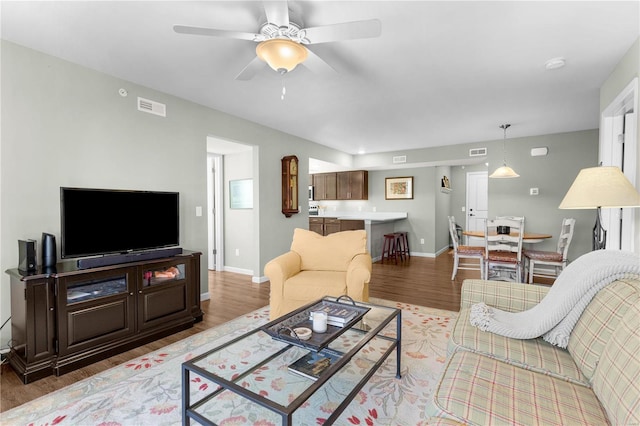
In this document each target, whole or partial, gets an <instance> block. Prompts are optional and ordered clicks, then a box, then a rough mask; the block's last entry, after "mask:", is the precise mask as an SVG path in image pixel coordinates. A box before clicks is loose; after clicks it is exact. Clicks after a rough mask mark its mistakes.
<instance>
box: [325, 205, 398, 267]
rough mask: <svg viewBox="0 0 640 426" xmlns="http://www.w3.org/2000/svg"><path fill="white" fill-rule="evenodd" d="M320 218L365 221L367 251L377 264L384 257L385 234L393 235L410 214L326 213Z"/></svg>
mask: <svg viewBox="0 0 640 426" xmlns="http://www.w3.org/2000/svg"><path fill="white" fill-rule="evenodd" d="M318 217H325V218H336V219H339V220H362V221H364V229H365V231H367V250H368V251H369V253H371V257H372V258H373V261H374V262H375V261H377V260H378V259H379V258H380V257H381V256H382V242H383V239H384V238H383V236H384V234H389V233H393V232H394V226H395V223H396V222H397V221H400V220H405V219H406V218H407V217H408V214H407V212H326V213H325V214H321V215H318Z"/></svg>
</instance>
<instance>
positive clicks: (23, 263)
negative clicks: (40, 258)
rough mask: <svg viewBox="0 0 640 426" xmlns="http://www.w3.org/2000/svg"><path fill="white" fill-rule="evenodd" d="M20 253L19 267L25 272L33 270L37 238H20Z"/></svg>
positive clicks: (35, 265)
mask: <svg viewBox="0 0 640 426" xmlns="http://www.w3.org/2000/svg"><path fill="white" fill-rule="evenodd" d="M18 254H19V260H20V263H19V264H18V269H19V270H21V271H24V272H33V271H35V270H36V268H37V266H38V264H37V263H36V240H18Z"/></svg>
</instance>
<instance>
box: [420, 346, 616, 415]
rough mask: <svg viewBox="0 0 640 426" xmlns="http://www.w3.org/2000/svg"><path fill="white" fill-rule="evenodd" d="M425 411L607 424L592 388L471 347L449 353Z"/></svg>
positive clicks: (431, 413)
mask: <svg viewBox="0 0 640 426" xmlns="http://www.w3.org/2000/svg"><path fill="white" fill-rule="evenodd" d="M426 414H427V416H429V415H431V416H445V417H449V418H452V419H454V420H459V421H462V422H465V423H469V424H478V425H499V424H509V425H536V424H548V425H553V424H565V425H573V424H575V425H602V424H607V423H608V421H607V417H606V414H605V411H604V409H603V408H602V406H601V405H600V403H599V402H598V399H597V398H596V396H595V394H594V393H593V391H592V390H591V389H590V388H588V387H585V386H581V385H577V384H574V383H570V382H568V381H565V380H561V379H558V378H556V377H552V376H548V375H545V374H540V373H536V372H533V371H529V370H525V369H522V368H519V367H516V366H514V365H510V364H507V363H504V362H502V361H499V360H496V359H492V358H489V357H486V356H483V355H480V354H476V353H473V352H467V351H459V352H456V353H454V354H453V355H452V356H451V357H450V358H449V360H448V362H447V364H446V366H445V372H444V376H443V377H442V378H441V380H440V382H439V384H438V386H437V388H436V390H435V393H434V397H433V400H432V402H431V405H430V406H428V408H427V413H426Z"/></svg>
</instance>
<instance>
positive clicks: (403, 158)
mask: <svg viewBox="0 0 640 426" xmlns="http://www.w3.org/2000/svg"><path fill="white" fill-rule="evenodd" d="M406 162H407V156H406V155H396V156H395V157H393V164H401V163H406Z"/></svg>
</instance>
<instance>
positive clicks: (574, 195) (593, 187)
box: [559, 166, 640, 250]
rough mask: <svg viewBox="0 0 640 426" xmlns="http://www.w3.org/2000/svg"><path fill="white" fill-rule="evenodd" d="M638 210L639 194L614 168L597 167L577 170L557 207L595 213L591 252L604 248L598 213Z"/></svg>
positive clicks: (605, 239)
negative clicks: (628, 208) (602, 211)
mask: <svg viewBox="0 0 640 426" xmlns="http://www.w3.org/2000/svg"><path fill="white" fill-rule="evenodd" d="M602 207H606V208H622V207H640V193H638V191H637V190H636V189H635V188H634V187H633V185H631V182H629V179H627V178H626V176H625V175H624V174H623V173H622V171H621V170H620V169H619V168H618V167H610V166H606V167H605V166H600V167H591V168H588V169H582V170H580V173H578V176H577V177H576V180H574V181H573V184H572V185H571V187H570V188H569V191H567V194H566V195H565V196H564V199H563V200H562V202H561V203H560V206H559V208H561V209H597V212H596V224H595V226H594V227H593V243H592V248H593V250H600V249H603V248H605V246H606V244H607V231H606V230H605V229H604V228H603V227H602V223H601V221H602V218H601V216H600V209H601V208H602Z"/></svg>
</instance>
